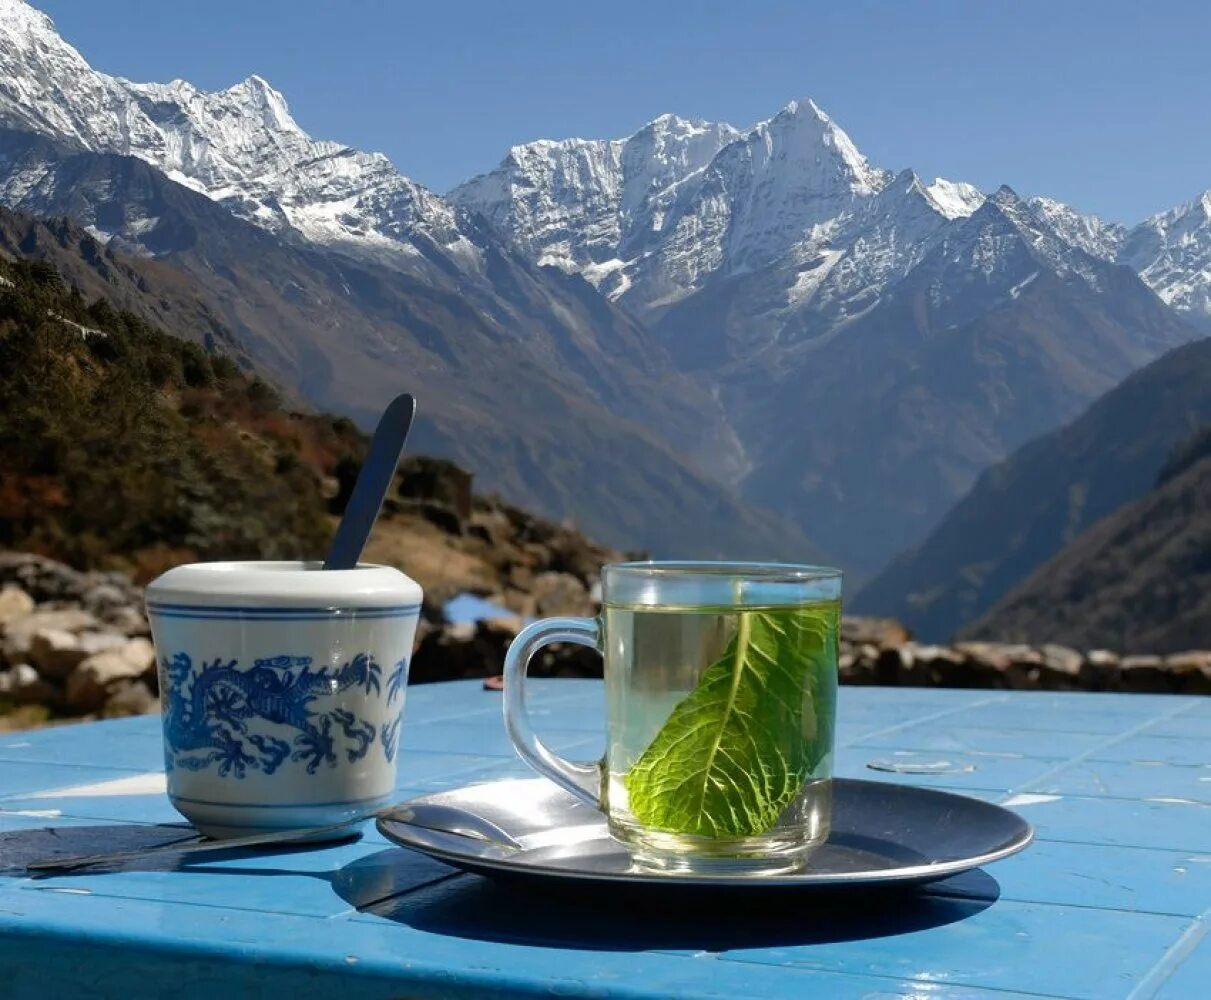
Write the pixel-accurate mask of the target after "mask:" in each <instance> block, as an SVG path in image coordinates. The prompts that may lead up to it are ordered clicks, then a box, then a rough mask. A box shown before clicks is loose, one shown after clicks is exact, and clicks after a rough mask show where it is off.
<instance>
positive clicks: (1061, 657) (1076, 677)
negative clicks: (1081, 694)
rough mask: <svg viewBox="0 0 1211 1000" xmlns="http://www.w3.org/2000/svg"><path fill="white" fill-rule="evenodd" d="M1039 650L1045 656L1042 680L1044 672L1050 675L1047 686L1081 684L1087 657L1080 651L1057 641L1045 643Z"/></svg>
mask: <svg viewBox="0 0 1211 1000" xmlns="http://www.w3.org/2000/svg"><path fill="white" fill-rule="evenodd" d="M1039 652H1040V653H1041V654H1042V657H1043V663H1042V671H1041V672H1040V680H1042V678H1043V675H1044V674H1049V675H1050V677H1048V678H1047V683H1046V685H1045V686H1046V687H1048V688H1075V687H1077V686H1079V683H1080V678H1081V667H1082V665H1083V664H1084V661H1085V658H1084V657H1083V656H1081V654H1080V653H1078V652H1077V651H1076V650H1075V649H1070V648H1069V647H1068V646H1061V645H1058V644H1056V643H1046V644H1044V645H1043V646H1042V647H1041V648H1040V650H1039Z"/></svg>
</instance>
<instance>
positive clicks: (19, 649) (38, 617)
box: [3, 608, 100, 663]
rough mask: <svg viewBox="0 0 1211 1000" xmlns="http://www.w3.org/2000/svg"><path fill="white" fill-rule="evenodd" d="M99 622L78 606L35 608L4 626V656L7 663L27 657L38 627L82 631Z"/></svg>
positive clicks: (94, 626)
mask: <svg viewBox="0 0 1211 1000" xmlns="http://www.w3.org/2000/svg"><path fill="white" fill-rule="evenodd" d="M99 624H100V623H99V622H98V621H97V619H96V618H94V617H93V616H92V615H90V614H89V613H88V612H87V611H82V610H81V609H79V608H63V609H60V610H37V611H35V612H34V613H33V614H32V615H26V616H25V617H24V618H17V619H14V620H13V621H11V622H9V623H8V624H7V625H6V626H5V628H4V647H3V651H4V656H5V658H6V659H7V660H8V662H9V663H21V662H22V661H24V660H25V659H26V658H27V654H28V653H29V645H30V641H31V640H32V639H33V637H34V633H35V632H37V631H38V630H39V629H44V628H50V629H58V630H60V631H63V632H82V631H84V630H85V629H92V628H96V627H97V626H98V625H99Z"/></svg>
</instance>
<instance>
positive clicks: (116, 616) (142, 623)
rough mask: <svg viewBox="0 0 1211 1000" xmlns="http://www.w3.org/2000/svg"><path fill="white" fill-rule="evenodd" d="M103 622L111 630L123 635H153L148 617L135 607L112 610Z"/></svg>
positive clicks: (125, 606) (106, 614)
mask: <svg viewBox="0 0 1211 1000" xmlns="http://www.w3.org/2000/svg"><path fill="white" fill-rule="evenodd" d="M102 621H104V623H105V624H106V625H107V626H108V627H109V628H112V629H114V630H115V631H117V632H121V633H122V634H123V635H151V628H150V626H149V625H148V624H147V617H146V616H145V615H144V614H143V611H142V610H141V609H140V608H137V607H134V606H133V605H124V606H122V607H119V608H112V609H111V610H109V611H107V612H106V613H105V615H104V616H103V618H102Z"/></svg>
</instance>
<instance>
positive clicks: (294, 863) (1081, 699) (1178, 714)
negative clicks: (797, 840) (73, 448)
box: [0, 681, 1211, 1000]
mask: <svg viewBox="0 0 1211 1000" xmlns="http://www.w3.org/2000/svg"><path fill="white" fill-rule="evenodd" d="M601 697H602V692H601V687H600V685H599V684H598V683H595V682H590V681H548V682H541V681H539V682H536V683H535V684H534V694H533V698H532V700H533V702H534V709H535V713H536V717H537V720H538V722H539V723H540V724H541V726H542V727H543V729H544V732H545V735H546V737H547V739H548V740H549V741H550V742H551V744H552V745H553V746H554V747H555V748H556V749H558V750H561V751H563V752H565V753H568V754H570V755H572V756H581V757H584V758H589V757H591V756H593V755H595V754H597V753H598V752H599V750H600V742H601V735H600V729H601V723H600V719H601V705H600V702H601ZM499 698H500V695H499V694H496V693H493V692H488V691H484V690H482V689H481V687H480V685H479V684H478V683H470V682H467V683H453V684H439V685H432V686H424V687H417V688H413V689H411V690H410V691H409V692H408V707H407V712H406V716H405V738H404V743H403V746H404V753H403V755H402V760H401V770H400V782H399V793H400V796H401V797H406V796H409V795H414V794H417V793H420V792H424V791H431V790H433V789H439V788H448V787H452V786H456V785H460V784H464V783H469V782H472V781H480V780H483V779H485V778H490V777H493V776H496V775H520V774H526V773H528V772H527V771H526V770H525V768H524V766H523V765H521V764H520V763H519V762H518V761H516V760H515V758H514V757H513V754H512V751H511V749H510V747H509V745H508V742H507V739H506V737H505V734H504V732H503V730H502V728H501V724H500V721H499V711H500V708H499ZM840 712H841V722H840V740H841V744H842V746H841V749H840V751H839V773H840V774H841V775H849V776H854V777H859V776H860V777H866V778H872V777H882V778H885V779H886V780H889V781H911V782H916V783H919V784H922V785H930V786H934V787H940V788H950V789H954V790H956V791H961V792H964V793H966V794H969V795H975V796H979V797H981V798H987V799H990V800H992V801H997V802H1003V803H1007V804H1009V805H1010V806H1012V807H1014V808H1017V809H1020V810H1021V812H1022V813H1023V814H1024V815H1025V816H1027V817H1028V818H1029V819H1030V820H1031V821H1032V822H1033V823H1034V824H1035V826H1036V828H1037V831H1038V840H1037V841H1036V843H1035V844H1034V845H1033V846H1032V847H1031V848H1029V849H1028V850H1027V851H1026V852H1025V853H1023V854H1020V855H1018V856H1017V857H1015V858H1012V859H1010V860H1008V861H1005V862H1002V863H1000V864H997V865H994V866H991V867H990V868H989V869H988V870H987V871H986V872H977V873H970V874H968V875H965V876H961V877H959V878H955V879H952V880H950V881H947V882H943V883H939V884H937V885H935V886H934V887H932V888H931V889H929V890H928V891H927V892H923V893H920V894H917V895H914V896H909V897H888V898H871V897H867V898H863V899H857V900H854V901H853V902H845V901H844V900H839V899H835V898H834V899H828V900H826V899H823V898H820V897H812V896H807V895H805V896H800V897H798V898H796V899H787V900H785V901H784V902H782V903H781V904H778V905H771V904H769V903H768V902H764V903H762V904H761V906H760V907H759V908H751V907H745V906H743V905H735V904H732V903H729V904H728V905H727V906H721V907H719V908H718V909H715V908H711V907H709V906H703V905H702V903H701V902H699V903H697V904H696V905H695V906H694V907H692V908H687V907H683V906H679V905H677V904H672V903H670V904H669V905H667V906H664V905H659V904H656V905H652V906H646V905H645V907H644V908H643V909H642V910H637V909H635V908H634V907H632V908H630V909H628V908H627V907H626V905H621V904H616V903H612V902H610V901H608V900H603V899H600V898H596V897H590V896H585V897H583V898H579V899H568V898H565V897H562V896H549V895H543V894H538V893H535V892H532V891H529V892H526V893H524V894H518V893H517V892H516V891H512V892H511V891H509V890H508V889H506V888H504V887H502V886H498V885H494V884H493V883H491V882H488V881H485V880H483V879H480V878H477V877H474V876H470V875H461V874H457V873H455V872H453V871H452V870H451V869H449V868H446V867H444V866H442V865H440V864H437V863H436V862H432V861H429V860H428V859H426V858H423V857H421V856H419V855H414V854H411V853H409V852H407V851H404V850H401V849H397V848H393V847H391V846H390V845H389V844H387V843H386V842H385V841H383V840H382V839H381V838H380V837H379V836H378V834H377V833H375V832H373V831H370V832H368V833H367V835H366V836H365V837H364V838H363V839H362V840H361V841H359V842H356V843H347V844H344V845H340V846H335V847H327V848H313V849H310V850H295V851H292V852H278V853H274V854H265V855H259V856H249V855H246V854H245V855H243V856H238V857H237V856H233V855H231V854H228V855H225V856H223V857H222V858H221V859H219V858H213V857H211V858H207V857H206V856H202V857H200V858H198V859H196V860H194V861H193V862H191V863H186V861H185V860H184V859H181V858H176V859H172V860H168V859H163V858H161V859H158V860H157V861H155V862H144V863H143V864H141V865H131V866H128V867H125V868H122V869H120V870H116V871H112V872H96V873H91V874H79V875H67V876H56V877H52V878H44V879H30V878H28V877H25V876H24V875H23V874H21V871H20V867H19V865H20V861H21V859H22V858H25V859H29V858H31V857H33V856H35V855H36V854H38V853H39V852H41V853H42V854H45V853H46V850H45V848H46V843H47V839H46V838H47V837H49V836H54V837H55V838H56V839H58V840H59V841H60V843H63V844H75V845H77V847H78V848H79V850H81V851H82V852H84V851H87V850H89V849H101V848H102V847H104V846H109V845H114V844H118V843H125V842H128V841H129V840H130V839H131V838H135V839H136V840H137V839H139V838H142V841H144V842H149V843H150V842H154V841H155V840H156V839H157V838H164V837H166V836H172V835H177V836H179V835H180V831H179V830H178V831H168V832H166V831H164V830H162V829H160V830H157V829H156V828H155V827H154V824H162V823H171V822H175V821H177V819H178V818H177V817H176V815H175V814H174V813H173V811H172V809H171V807H170V806H169V805H168V803H167V801H166V800H165V798H164V796H163V794H162V792H161V789H162V774H161V772H160V743H159V723H158V720H157V719H154V718H141V719H129V720H123V721H119V722H107V723H97V724H93V725H85V726H75V727H69V728H63V729H51V730H44V731H40V732H34V733H18V734H8V735H4V736H0V792H2V797H0V845H2V846H0V867H6V869H7V873H6V874H5V875H4V877H3V878H2V879H0V996H3V997H25V996H39V997H51V996H72V997H91V996H111V995H127V996H137V997H159V996H165V997H169V996H171V997H213V996H258V997H291V998H292V1000H305V998H311V997H334V996H339V997H341V998H342V1000H344V998H362V997H375V998H380V997H381V998H385V997H463V996H483V995H492V996H539V995H541V996H547V995H550V994H558V995H567V996H573V995H587V996H595V997H604V996H622V997H673V996H694V997H742V996H759V997H771V996H788V997H798V996H818V997H829V998H840V1000H845V998H850V997H870V998H873V997H879V998H884V997H928V998H939V1000H953V998H959V997H971V998H983V1000H1010V998H1013V997H1026V996H1029V997H1039V996H1055V997H1087V998H1090V1000H1110V998H1132V1000H1141V998H1145V997H1160V998H1177V997H1191V998H1202V997H1208V996H1211V938H1208V937H1207V934H1206V932H1207V928H1208V926H1209V924H1208V918H1209V915H1211V749H1209V748H1211V700H1201V699H1197V698H1186V697H1171V696H1152V695H1102V694H1050V693H1046V694H1044V693H1039V694H1028V693H1007V692H994V691H945V690H941V691H934V690H924V689H915V688H914V689H888V688H846V689H843V691H842V695H841V710H840ZM922 755H925V756H928V758H929V759H931V760H935V761H936V760H938V759H940V758H944V759H947V760H950V761H951V762H952V763H953V764H954V765H955V766H956V767H957V768H960V770H956V771H953V772H952V773H948V774H938V775H919V774H918V775H909V774H898V773H877V772H875V771H872V770H870V769H869V766H868V765H869V764H870V763H871V762H877V761H883V762H887V761H892V762H893V763H894V762H895V761H897V760H898V761H909V762H912V761H914V760H916V759H917V758H918V757H920V756H922ZM48 826H49V827H53V828H54V833H53V834H48V833H45V832H39V828H46V827H48Z"/></svg>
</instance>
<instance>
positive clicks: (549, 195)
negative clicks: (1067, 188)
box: [451, 101, 1195, 573]
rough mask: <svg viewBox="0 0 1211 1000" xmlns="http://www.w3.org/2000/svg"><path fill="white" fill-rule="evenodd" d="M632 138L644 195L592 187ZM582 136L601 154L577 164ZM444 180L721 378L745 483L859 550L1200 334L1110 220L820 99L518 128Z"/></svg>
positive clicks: (848, 552)
mask: <svg viewBox="0 0 1211 1000" xmlns="http://www.w3.org/2000/svg"><path fill="white" fill-rule="evenodd" d="M653 131H656V132H658V133H659V132H666V131H672V132H674V133H675V134H678V135H684V134H686V133H688V132H691V131H692V132H693V133H694V134H696V135H697V136H699V137H700V141H702V143H703V144H702V145H701V146H699V147H697V148H698V151H699V153H700V154H704V153H706V152H708V151H709V150H710V149H711V148H712V146H714V145H716V144H717V143H719V141H720V139H719V137H721V136H726V135H733V136H735V138H734V139H733V140H732V141H731V142H728V143H723V144H722V145H720V147H719V149H718V151H717V152H716V153H715V154H714V155H713V156H712V157H711V158H710V160H709V162H707V163H706V164H705V165H703V164H702V156H701V155H699V156H697V157H687V156H677V155H669V153H668V152H667V149H668V145H667V144H666V145H665V146H661V145H658V144H657V145H653V144H650V143H648V144H643V145H642V146H641V144H640V137H642V136H645V135H648V134H650V133H652V132H653ZM701 137H705V139H702V138H701ZM706 139H709V141H706ZM633 148H643V149H644V150H645V151H650V152H649V156H650V159H651V163H650V165H649V167H648V168H647V170H646V173H645V175H646V176H652V177H654V178H657V180H654V181H652V182H651V183H650V186H649V192H648V197H647V198H646V199H644V200H642V201H635V200H632V201H630V202H628V201H626V200H625V199H623V198H621V197H617V196H615V197H613V198H605V197H599V193H600V192H615V193H617V192H619V191H621V190H623V189H624V188H625V187H626V185H627V183H628V180H629V177H630V176H631V174H632V173H637V172H638V171H637V168H636V167H635V166H634V165H630V166H629V167H628V166H624V164H623V162H622V159H621V158H620V157H619V156H617V155H615V156H613V157H611V156H607V155H604V151H607V150H617V149H625V150H631V149H633ZM672 148H674V149H676V148H677V147H675V146H674V147H672ZM589 150H592V151H597V153H598V154H601V155H597V156H596V158H595V159H594V160H593V169H592V170H585V169H574V168H573V165H578V164H581V160H580V159H578V157H581V156H583V154H584V153H585V152H586V151H589ZM451 197H452V198H453V199H454V200H455V201H456V202H458V203H460V204H462V205H464V206H466V207H468V208H471V209H475V210H478V211H480V212H481V213H482V214H483V216H484V217H485V219H486V220H487V221H488V223H489V224H490V225H492V226H493V227H495V228H497V229H498V230H499V231H501V232H502V233H503V234H504V235H505V236H507V237H508V238H510V239H511V240H513V241H515V242H516V243H517V244H518V245H519V246H520V247H521V248H522V249H523V250H524V251H526V252H528V253H529V254H530V255H531V256H532V257H534V258H535V259H540V260H544V261H548V262H551V263H555V264H557V265H558V266H560V267H563V268H565V269H568V270H572V271H575V272H577V273H580V274H582V275H584V276H585V277H586V278H587V279H588V280H590V281H592V282H594V283H595V284H596V285H597V287H598V288H599V290H601V291H602V292H603V293H604V294H605V295H606V296H607V297H608V298H610V299H611V300H613V301H616V302H618V303H619V304H620V305H622V306H623V307H624V308H626V309H627V310H628V311H630V312H632V313H633V314H635V315H636V316H638V317H640V318H641V319H642V320H643V321H644V322H645V323H646V324H647V325H649V326H650V327H651V329H652V330H653V332H654V333H655V335H656V337H657V339H658V340H659V342H660V343H661V344H662V345H663V346H665V347H667V349H668V350H669V351H670V352H671V354H672V355H673V358H674V360H675V361H676V363H677V365H678V366H679V367H680V368H681V369H682V370H684V371H687V372H692V373H694V374H696V375H697V376H698V377H699V378H701V379H703V380H704V381H706V382H708V383H713V384H715V385H716V386H718V392H719V394H720V398H721V399H723V400H724V401H725V402H726V403H727V406H728V410H729V413H730V414H731V415H732V421H733V425H734V428H735V431H736V434H737V436H738V438H739V441H740V443H741V445H742V446H743V465H742V467H741V475H740V478H739V483H740V485H741V489H742V490H743V491H744V492H745V494H746V495H748V496H750V497H752V498H754V499H757V500H758V501H759V502H761V503H763V504H765V505H769V506H772V507H774V508H775V509H778V510H781V511H782V512H783V513H785V514H787V515H788V516H792V517H794V518H796V519H797V520H798V522H799V523H800V525H802V526H803V527H804V528H805V530H807V531H808V532H809V533H813V532H814V533H816V534H817V535H818V537H827V538H828V539H830V546H831V548H832V550H833V551H834V552H836V553H838V557H839V558H841V559H842V561H843V562H844V564H845V565H846V567H847V568H850V569H853V570H857V571H859V573H860V572H862V571H864V570H870V569H874V568H877V567H878V566H880V565H881V564H882V563H883V562H885V561H886V560H887V559H888V558H889V557H890V556H891V555H892V554H894V553H896V552H897V551H900V550H902V549H903V548H905V547H907V546H909V545H912V544H913V543H914V542H916V541H917V540H919V539H920V538H921V536H922V535H923V534H924V533H925V532H926V531H927V530H928V529H929V528H930V527H931V526H932V525H933V524H934V523H935V522H936V521H937V520H938V519H939V518H940V517H941V516H942V514H943V513H944V512H945V511H946V510H947V508H948V507H950V506H951V505H952V504H953V502H954V501H955V500H956V499H958V498H959V497H960V496H962V495H963V493H964V492H966V490H967V489H968V488H969V487H970V485H971V484H972V482H973V481H974V480H975V477H976V476H977V475H978V474H979V473H980V472H981V471H982V470H983V469H984V468H986V467H987V466H988V465H989V464H991V463H993V462H995V461H997V460H998V459H1000V458H1001V457H1003V456H1004V455H1006V454H1007V453H1009V452H1010V451H1012V450H1013V449H1014V448H1015V447H1016V446H1018V445H1019V444H1021V443H1022V442H1024V441H1026V440H1028V439H1029V438H1031V437H1033V436H1035V435H1037V434H1038V433H1041V432H1043V431H1046V430H1049V429H1051V428H1053V427H1055V426H1057V425H1058V424H1062V423H1063V422H1064V421H1066V420H1068V419H1071V418H1072V417H1073V416H1075V415H1076V414H1077V413H1079V412H1080V410H1081V409H1082V408H1083V407H1084V406H1085V405H1086V404H1088V403H1089V402H1090V401H1091V400H1092V399H1094V398H1096V396H1097V395H1099V394H1100V393H1101V392H1103V391H1105V390H1106V389H1109V388H1110V387H1111V386H1113V385H1114V384H1115V383H1116V382H1118V381H1119V380H1120V379H1121V378H1123V377H1124V376H1125V375H1127V374H1128V373H1130V372H1131V371H1133V370H1134V369H1135V368H1137V367H1139V366H1140V365H1141V364H1144V363H1146V362H1147V361H1149V360H1151V359H1152V358H1154V357H1156V356H1157V355H1159V354H1161V353H1163V352H1164V351H1165V350H1167V349H1169V348H1170V347H1173V346H1175V345H1177V344H1180V343H1183V342H1185V341H1186V340H1188V339H1190V338H1191V337H1193V336H1195V333H1194V331H1193V330H1192V329H1191V328H1190V327H1188V326H1186V325H1185V324H1184V323H1182V322H1181V321H1180V320H1178V319H1177V318H1176V317H1175V316H1174V315H1173V314H1172V313H1171V312H1170V311H1169V310H1167V309H1166V308H1165V307H1164V305H1163V304H1162V303H1161V302H1160V301H1158V300H1157V299H1156V297H1155V296H1154V295H1153V294H1152V293H1151V292H1150V291H1149V290H1148V288H1147V287H1146V286H1145V285H1144V284H1143V283H1142V282H1141V281H1140V280H1139V279H1138V278H1137V277H1136V276H1135V275H1134V274H1132V273H1131V272H1130V271H1128V269H1126V268H1125V267H1120V266H1117V265H1116V264H1115V263H1114V262H1113V258H1114V257H1115V256H1116V254H1117V248H1118V245H1119V243H1121V242H1122V240H1123V238H1124V233H1123V232H1120V230H1119V229H1116V228H1115V227H1113V226H1108V225H1106V224H1104V223H1101V222H1100V220H1096V219H1093V218H1091V217H1086V216H1081V215H1080V214H1079V213H1077V212H1075V211H1073V210H1072V209H1070V208H1068V207H1067V206H1064V205H1061V204H1059V203H1057V202H1053V201H1048V200H1047V199H1030V200H1022V199H1020V198H1018V196H1017V195H1016V194H1015V193H1014V192H1013V191H1012V190H1010V189H1009V188H1002V189H1001V190H999V191H997V192H995V193H994V194H993V195H991V196H987V197H986V196H985V195H983V194H982V193H981V192H979V191H977V190H976V189H975V188H973V187H971V186H970V185H965V184H960V183H954V182H949V181H944V180H937V181H935V182H934V183H933V184H929V185H927V184H925V183H924V182H922V181H921V179H920V178H918V177H917V176H916V175H915V174H913V173H912V172H911V171H903V172H902V173H900V174H898V175H894V176H893V175H892V174H891V173H890V172H888V171H885V170H881V169H878V168H875V167H873V166H872V165H870V164H869V163H868V161H867V160H866V159H865V158H864V157H863V156H862V154H861V153H860V152H859V151H858V149H857V147H856V146H855V144H854V143H853V142H852V140H851V139H850V138H849V136H847V135H846V134H845V132H844V131H843V130H841V129H840V128H839V127H838V126H837V124H836V123H835V122H833V121H832V120H831V119H830V118H829V117H828V116H827V115H826V114H825V113H824V112H823V111H821V110H820V109H819V108H818V107H816V106H815V105H814V104H812V103H811V102H810V101H803V102H792V104H790V105H788V106H787V107H786V108H785V109H783V111H781V112H780V113H779V114H778V115H776V116H774V117H773V118H772V119H770V120H769V121H767V122H762V123H760V124H758V125H757V126H754V127H753V128H752V129H750V130H748V131H747V132H737V131H736V130H732V129H727V128H725V127H723V126H720V125H713V124H707V123H688V122H680V121H678V120H676V119H669V118H667V117H666V118H664V119H659V120H658V121H657V122H654V123H652V124H651V125H649V126H647V127H646V128H645V129H643V130H641V131H640V132H639V133H637V135H636V136H634V137H632V138H630V139H627V140H623V141H621V142H618V143H602V142H598V143H593V142H586V141H583V140H569V141H567V142H565V143H553V142H541V143H535V144H532V145H529V146H520V147H514V149H513V150H511V151H510V153H509V155H508V156H507V157H506V159H505V161H504V162H503V163H502V165H501V167H500V168H498V169H497V170H496V171H493V172H492V173H489V174H487V175H485V176H483V177H480V178H476V179H475V180H473V181H470V182H468V183H467V184H464V185H462V186H461V187H459V188H457V189H456V190H455V191H454V192H452V194H451ZM569 233H591V234H592V240H591V241H589V242H576V241H575V240H573V239H570V238H569V237H568V234H569ZM788 428H794V433H793V434H788V433H787V429H788ZM842 441H843V442H845V446H844V447H840V446H839V444H838V443H839V442H842Z"/></svg>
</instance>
